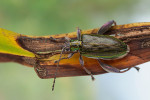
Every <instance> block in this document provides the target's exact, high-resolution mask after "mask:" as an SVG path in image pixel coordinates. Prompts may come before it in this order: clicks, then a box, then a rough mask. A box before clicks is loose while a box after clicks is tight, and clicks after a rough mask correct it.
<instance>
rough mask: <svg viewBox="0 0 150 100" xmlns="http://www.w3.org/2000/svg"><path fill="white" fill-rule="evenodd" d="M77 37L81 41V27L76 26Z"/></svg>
mask: <svg viewBox="0 0 150 100" xmlns="http://www.w3.org/2000/svg"><path fill="white" fill-rule="evenodd" d="M77 39H78V40H79V41H81V29H79V27H77Z"/></svg>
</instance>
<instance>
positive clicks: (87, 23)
mask: <svg viewBox="0 0 150 100" xmlns="http://www.w3.org/2000/svg"><path fill="white" fill-rule="evenodd" d="M149 5H150V1H149V0H0V27H1V28H4V29H7V30H11V31H14V32H17V33H21V34H26V35H35V36H37V35H38V36H44V35H52V34H62V33H68V32H73V31H76V27H80V28H81V29H83V30H84V29H91V28H97V27H100V26H101V25H103V24H104V23H105V22H107V21H109V20H112V19H114V20H115V21H116V22H117V23H118V24H127V23H133V22H150V11H149V10H150V6H149ZM149 65H150V63H146V64H143V65H141V66H142V67H141V68H142V69H141V71H140V73H137V72H136V71H135V70H134V69H132V70H130V71H129V72H127V73H124V74H111V73H110V74H104V75H96V76H95V77H96V80H95V81H94V82H92V81H91V78H90V76H83V77H69V78H57V80H56V87H55V91H54V92H52V91H51V86H52V81H53V79H40V78H38V76H37V75H36V73H35V72H34V70H33V68H30V67H26V66H23V65H20V64H16V63H0V100H148V99H150V95H149V94H148V93H150V86H149V84H150V79H149V76H150V73H149V72H148V70H150V68H149V67H148V66H149Z"/></svg>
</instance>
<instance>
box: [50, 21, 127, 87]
mask: <svg viewBox="0 0 150 100" xmlns="http://www.w3.org/2000/svg"><path fill="white" fill-rule="evenodd" d="M112 24H114V25H116V22H115V21H114V20H112V21H109V22H107V23H105V24H104V25H103V26H102V27H101V28H100V29H99V31H98V33H97V34H96V35H95V34H94V35H93V34H83V35H81V30H80V29H78V30H77V40H68V42H67V43H66V45H65V46H64V47H63V48H62V52H61V54H60V59H59V60H57V61H56V63H57V68H58V66H59V62H60V61H61V60H62V59H69V58H71V57H72V56H73V54H74V53H77V52H79V53H80V57H79V61H80V64H81V66H82V67H83V69H84V70H85V71H86V72H87V74H89V75H91V78H92V80H94V77H93V75H92V73H91V72H90V71H89V70H88V69H86V68H85V67H84V61H83V59H82V56H85V57H88V58H93V59H97V61H98V62H99V64H100V65H101V67H102V68H103V69H104V70H106V71H107V72H114V73H123V72H126V71H128V70H129V69H130V68H128V69H127V70H124V71H121V70H119V69H117V68H115V67H112V66H111V65H107V64H104V63H103V62H101V61H100V59H103V60H113V59H120V58H122V57H124V56H126V55H127V54H128V53H129V51H130V50H129V46H128V45H127V44H125V43H124V42H122V41H121V40H119V39H117V38H115V37H113V36H109V35H104V33H105V32H106V31H108V30H109V29H110V27H111V26H112ZM64 51H71V52H73V53H70V54H69V55H68V57H67V58H61V56H62V54H63V52H64ZM57 68H56V73H55V78H54V82H53V87H52V90H53V89H54V84H55V79H56V74H57Z"/></svg>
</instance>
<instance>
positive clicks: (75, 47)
mask: <svg viewBox="0 0 150 100" xmlns="http://www.w3.org/2000/svg"><path fill="white" fill-rule="evenodd" d="M81 45H82V41H78V40H72V41H71V42H70V50H71V51H78V50H79V49H80V46H81Z"/></svg>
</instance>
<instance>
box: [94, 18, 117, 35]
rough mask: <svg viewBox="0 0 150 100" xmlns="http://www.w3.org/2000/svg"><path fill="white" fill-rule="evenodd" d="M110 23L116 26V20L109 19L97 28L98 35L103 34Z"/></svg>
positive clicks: (109, 26)
mask: <svg viewBox="0 0 150 100" xmlns="http://www.w3.org/2000/svg"><path fill="white" fill-rule="evenodd" d="M112 24H114V25H115V26H116V22H115V21H114V20H111V21H109V22H107V23H105V24H104V25H103V26H102V27H101V28H100V29H99V30H98V32H97V33H98V34H100V35H103V34H104V33H105V32H107V31H108V30H109V29H110V28H111V26H112Z"/></svg>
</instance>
